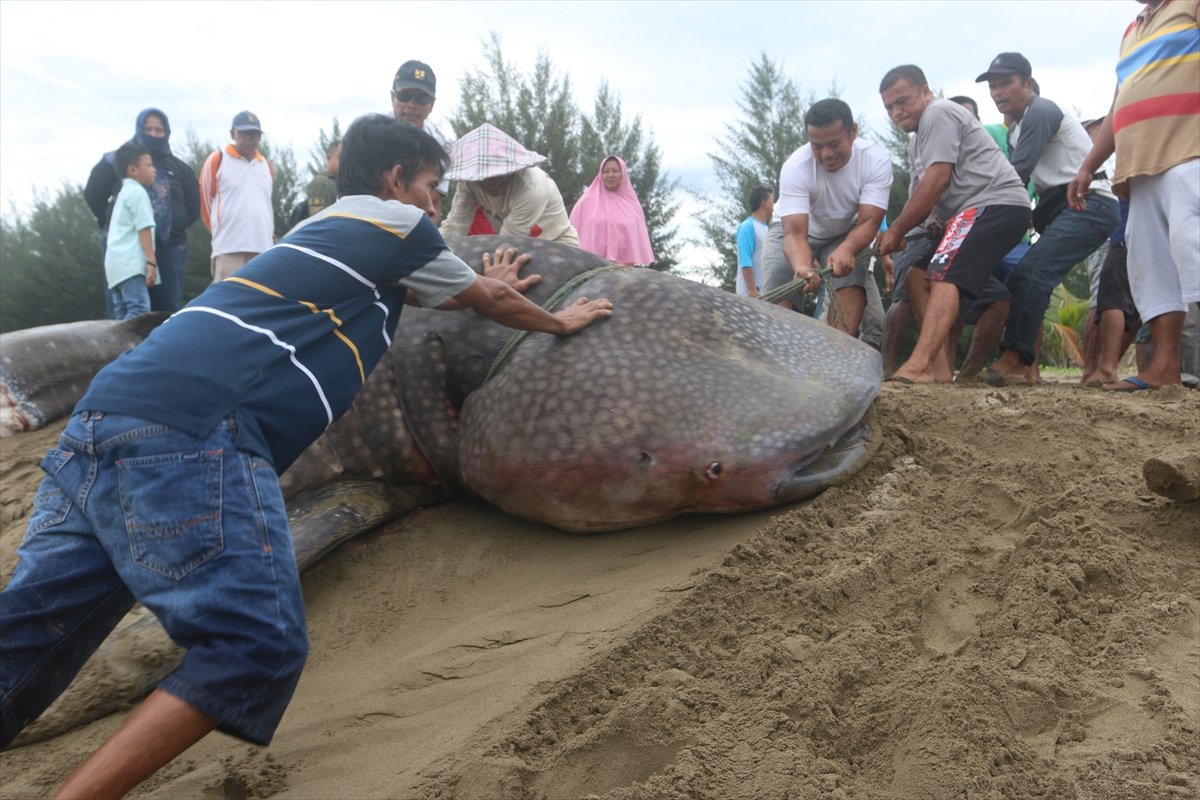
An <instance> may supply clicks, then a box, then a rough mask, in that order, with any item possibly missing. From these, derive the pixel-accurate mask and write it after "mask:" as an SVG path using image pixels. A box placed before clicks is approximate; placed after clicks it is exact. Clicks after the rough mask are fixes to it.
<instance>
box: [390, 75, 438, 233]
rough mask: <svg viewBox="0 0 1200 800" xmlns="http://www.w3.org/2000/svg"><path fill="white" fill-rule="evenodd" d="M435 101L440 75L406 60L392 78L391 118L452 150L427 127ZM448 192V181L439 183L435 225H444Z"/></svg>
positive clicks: (434, 202)
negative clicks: (427, 135) (418, 129)
mask: <svg viewBox="0 0 1200 800" xmlns="http://www.w3.org/2000/svg"><path fill="white" fill-rule="evenodd" d="M436 100H437V76H436V75H434V74H433V69H432V68H431V67H430V66H429V65H428V64H426V63H425V62H424V61H405V62H404V63H403V64H401V65H400V69H398V70H396V77H395V78H393V79H392V116H394V117H395V118H396V119H398V120H403V121H404V122H407V123H408V124H410V125H415V126H416V127H418V128H420V129H421V130H423V131H425V132H426V133H428V134H429V135H430V136H432V137H433V138H434V139H437V142H438V144H440V145H441V146H442V147H444V148H445V149H446V150H447V151H449V149H450V148H449V147H448V145H447V143H446V139H445V138H444V137H443V136H442V135H441V133H440V132H439V131H437V130H436V129H435V128H433V127H429V128H426V127H425V120H426V119H428V118H429V112H430V111H433V104H434V102H435V101H436ZM449 192H450V182H449V181H447V180H442V181H441V182H440V183H438V186H437V193H436V194H434V197H433V210H434V212H435V216H434V217H433V224H434V225H440V224H441V222H442V201H443V200H444V199H445V197H446V195H447V194H448V193H449Z"/></svg>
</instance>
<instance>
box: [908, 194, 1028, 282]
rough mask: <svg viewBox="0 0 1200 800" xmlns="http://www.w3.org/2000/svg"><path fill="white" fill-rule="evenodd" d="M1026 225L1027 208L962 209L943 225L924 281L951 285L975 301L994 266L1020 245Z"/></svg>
mask: <svg viewBox="0 0 1200 800" xmlns="http://www.w3.org/2000/svg"><path fill="white" fill-rule="evenodd" d="M1029 224H1030V219H1029V208H1028V207H1027V206H986V207H982V208H966V209H963V210H962V211H960V212H958V213H957V214H955V215H954V216H953V217H951V218H950V221H949V222H947V223H946V232H945V234H943V236H942V241H941V242H940V243H939V244H938V248H937V250H936V251H935V252H934V254H933V258H931V259H930V260H929V266H928V267H927V268H926V271H925V272H926V277H927V278H928V279H929V280H931V281H944V282H945V283H952V284H954V285H955V286H957V287H958V288H959V290H960V291H962V292H965V293H966V294H967V295H968V296H969V297H972V298H975V297H978V296H979V295H980V294H981V293H982V292H983V289H984V286H985V285H986V284H987V283H988V279H989V278H991V277H992V272H993V271H994V270H995V269H996V265H997V264H999V263H1000V260H1001V259H1002V258H1004V256H1005V254H1007V253H1008V251H1009V250H1012V249H1013V246H1014V245H1016V243H1017V242H1019V241H1021V237H1022V236H1024V235H1025V231H1027V230H1029Z"/></svg>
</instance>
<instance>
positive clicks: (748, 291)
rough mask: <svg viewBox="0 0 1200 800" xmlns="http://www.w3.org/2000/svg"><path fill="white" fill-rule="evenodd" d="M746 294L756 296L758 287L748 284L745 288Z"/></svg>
mask: <svg viewBox="0 0 1200 800" xmlns="http://www.w3.org/2000/svg"><path fill="white" fill-rule="evenodd" d="M746 296H747V297H758V288H757V287H754V286H748V287H747V288H746Z"/></svg>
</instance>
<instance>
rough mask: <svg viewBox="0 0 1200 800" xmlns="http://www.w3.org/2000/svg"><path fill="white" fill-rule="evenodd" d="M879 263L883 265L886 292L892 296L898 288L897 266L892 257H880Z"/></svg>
mask: <svg viewBox="0 0 1200 800" xmlns="http://www.w3.org/2000/svg"><path fill="white" fill-rule="evenodd" d="M879 263H880V264H883V282H884V287H883V288H884V291H886V292H887V293H888V294H891V293H892V289H894V288H896V264H895V262H893V260H892V257H891V256H880V257H879Z"/></svg>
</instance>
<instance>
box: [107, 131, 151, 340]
mask: <svg viewBox="0 0 1200 800" xmlns="http://www.w3.org/2000/svg"><path fill="white" fill-rule="evenodd" d="M113 161H114V166H116V169H117V174H118V175H121V176H123V178H124V180H123V181H122V182H121V192H120V194H118V195H117V199H116V202H115V204H114V205H113V210H112V221H111V222H110V223H109V226H108V249H107V250H106V251H105V253H104V277H105V279H106V280H107V281H108V291H109V293H110V294H111V295H112V307H113V318H114V319H129V318H130V317H136V316H137V315H138V314H145V313H146V312H148V311H149V310H150V290H149V287H151V286H154V285H156V284H157V283H158V281H159V278H158V264H157V263H155V261H154V209H153V207H152V206H151V205H150V195H148V194H146V188H145V187H147V186H150V185H152V184H153V183H154V162H153V161H151V160H150V151H149V150H147V149H146V148H144V147H140V146H138V145H135V144H125V145H122V146H121V147H120V148H118V149H117V153H116V156H115V157H114V159H113Z"/></svg>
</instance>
